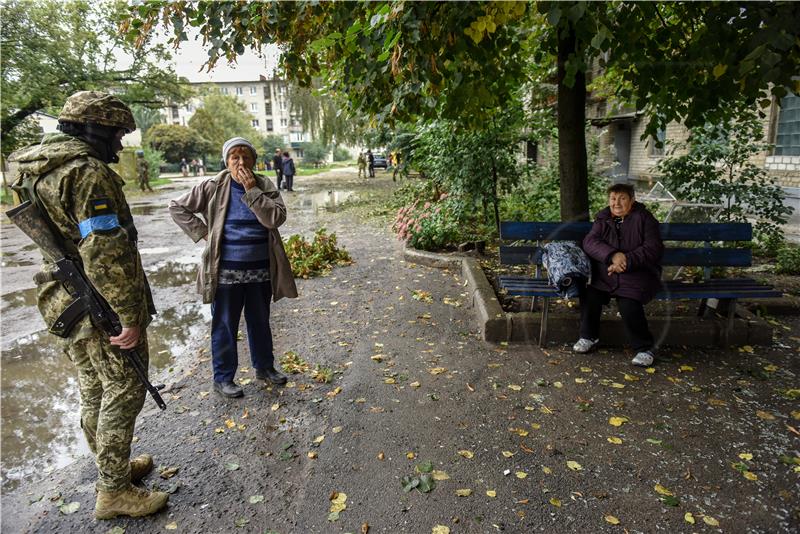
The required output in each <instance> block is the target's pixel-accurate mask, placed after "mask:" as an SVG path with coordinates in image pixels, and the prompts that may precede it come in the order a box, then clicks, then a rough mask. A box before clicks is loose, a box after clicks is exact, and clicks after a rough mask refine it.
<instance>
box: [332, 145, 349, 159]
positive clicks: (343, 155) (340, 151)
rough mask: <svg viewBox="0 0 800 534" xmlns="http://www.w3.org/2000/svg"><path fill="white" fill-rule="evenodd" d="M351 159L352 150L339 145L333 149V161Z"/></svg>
mask: <svg viewBox="0 0 800 534" xmlns="http://www.w3.org/2000/svg"><path fill="white" fill-rule="evenodd" d="M349 159H350V152H348V151H347V150H345V149H344V148H342V147H340V146H337V147H335V148H334V149H333V161H347V160H349Z"/></svg>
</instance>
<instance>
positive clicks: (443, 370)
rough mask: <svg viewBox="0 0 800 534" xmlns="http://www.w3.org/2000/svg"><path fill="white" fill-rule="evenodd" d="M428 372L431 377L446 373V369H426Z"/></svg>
mask: <svg viewBox="0 0 800 534" xmlns="http://www.w3.org/2000/svg"><path fill="white" fill-rule="evenodd" d="M428 372H429V373H430V374H432V375H440V374H442V373H446V372H447V369H446V368H444V367H434V368H432V369H428Z"/></svg>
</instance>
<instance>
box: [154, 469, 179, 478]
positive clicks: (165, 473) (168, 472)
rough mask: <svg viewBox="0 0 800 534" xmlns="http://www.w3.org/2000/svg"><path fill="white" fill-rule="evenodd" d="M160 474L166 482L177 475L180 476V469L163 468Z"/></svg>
mask: <svg viewBox="0 0 800 534" xmlns="http://www.w3.org/2000/svg"><path fill="white" fill-rule="evenodd" d="M158 474H159V476H160V477H161V478H163V479H165V480H166V479H168V478H172V477H174V476H175V475H177V474H178V468H177V467H162V468H160V469H159V473H158Z"/></svg>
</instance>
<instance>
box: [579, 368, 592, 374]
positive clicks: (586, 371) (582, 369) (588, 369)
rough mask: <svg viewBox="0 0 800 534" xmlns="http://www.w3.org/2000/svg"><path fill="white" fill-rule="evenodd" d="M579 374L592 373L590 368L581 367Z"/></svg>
mask: <svg viewBox="0 0 800 534" xmlns="http://www.w3.org/2000/svg"><path fill="white" fill-rule="evenodd" d="M581 372H582V373H591V372H592V368H591V367H581Z"/></svg>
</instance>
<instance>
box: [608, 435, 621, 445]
mask: <svg viewBox="0 0 800 534" xmlns="http://www.w3.org/2000/svg"><path fill="white" fill-rule="evenodd" d="M606 439H607V440H608V442H609V443H613V444H614V445H621V444H622V438H617V437H613V436H612V437H610V438H606Z"/></svg>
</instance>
